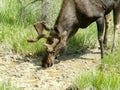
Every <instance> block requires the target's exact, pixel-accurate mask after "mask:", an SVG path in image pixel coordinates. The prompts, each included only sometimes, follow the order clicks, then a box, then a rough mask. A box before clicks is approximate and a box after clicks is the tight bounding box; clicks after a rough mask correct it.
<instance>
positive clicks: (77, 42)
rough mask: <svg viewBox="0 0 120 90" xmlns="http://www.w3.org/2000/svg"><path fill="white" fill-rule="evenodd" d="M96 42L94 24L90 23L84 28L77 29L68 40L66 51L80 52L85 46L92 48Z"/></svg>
mask: <svg viewBox="0 0 120 90" xmlns="http://www.w3.org/2000/svg"><path fill="white" fill-rule="evenodd" d="M96 42H97V30H96V24H95V23H93V24H91V25H90V26H89V27H88V28H86V29H79V30H78V32H77V33H76V35H75V36H73V37H72V38H71V39H70V40H69V42H68V52H70V51H72V52H82V51H84V50H86V49H87V48H94V47H95V44H96Z"/></svg>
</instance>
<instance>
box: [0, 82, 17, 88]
mask: <svg viewBox="0 0 120 90" xmlns="http://www.w3.org/2000/svg"><path fill="white" fill-rule="evenodd" d="M0 90H18V89H17V87H15V85H13V84H12V83H11V82H10V81H6V82H0Z"/></svg>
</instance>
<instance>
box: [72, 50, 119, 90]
mask: <svg viewBox="0 0 120 90" xmlns="http://www.w3.org/2000/svg"><path fill="white" fill-rule="evenodd" d="M119 53H120V52H119V51H117V52H115V53H113V54H111V55H107V56H106V57H105V58H104V59H102V62H101V65H102V66H101V65H100V66H99V68H97V69H95V70H94V71H88V72H83V73H82V74H80V75H79V76H78V77H76V79H75V80H74V81H73V86H72V87H77V88H78V89H79V90H119V89H120V55H119Z"/></svg>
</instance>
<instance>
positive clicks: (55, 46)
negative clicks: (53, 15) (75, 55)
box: [27, 0, 120, 67]
mask: <svg viewBox="0 0 120 90" xmlns="http://www.w3.org/2000/svg"><path fill="white" fill-rule="evenodd" d="M112 10H113V23H114V36H113V45H112V49H111V51H114V50H115V48H116V47H117V38H118V30H119V28H120V0H63V3H62V6H61V10H60V12H59V15H58V17H57V19H56V22H55V24H54V26H53V27H52V28H49V27H47V26H46V24H45V22H37V23H35V24H34V27H35V29H36V31H37V33H38V36H37V38H35V39H29V40H27V41H28V42H36V41H38V40H39V39H41V38H45V39H47V41H46V43H45V44H44V46H45V47H46V51H45V55H44V56H43V58H42V66H43V67H50V66H52V65H53V64H54V59H55V58H56V56H57V54H58V53H59V52H60V50H61V48H63V47H65V46H66V44H67V41H68V40H69V39H70V38H71V37H72V36H73V35H75V33H76V32H77V31H78V29H79V28H86V27H87V26H89V25H90V24H91V23H93V22H96V25H97V31H98V41H99V45H100V51H101V58H103V57H104V55H105V51H104V46H107V32H108V24H109V19H110V18H109V14H110V12H111V11H112ZM44 29H45V30H47V31H49V32H50V34H49V35H46V34H44ZM104 32H105V33H104Z"/></svg>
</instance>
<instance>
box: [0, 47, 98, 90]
mask: <svg viewBox="0 0 120 90" xmlns="http://www.w3.org/2000/svg"><path fill="white" fill-rule="evenodd" d="M99 52H100V51H99V50H98V49H97V48H96V49H90V50H87V51H86V52H85V53H84V54H82V55H81V54H71V55H63V56H61V57H59V58H58V60H59V61H58V60H56V61H55V64H54V65H53V66H52V67H50V68H46V69H44V68H42V67H41V66H40V57H35V58H31V57H22V56H20V55H18V54H14V53H13V52H11V51H5V50H4V49H3V47H2V46H1V47H0V82H1V81H6V80H11V82H12V83H13V84H14V85H15V86H17V87H18V88H19V89H18V90H66V88H67V87H69V86H70V85H71V83H72V81H73V80H74V79H75V77H76V76H77V75H79V74H81V73H82V72H85V71H88V70H92V69H95V68H96V66H98V65H99V64H100V53H99Z"/></svg>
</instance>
